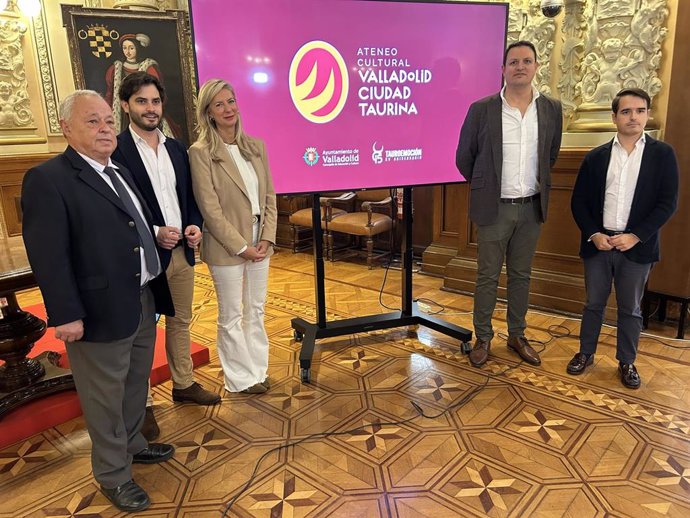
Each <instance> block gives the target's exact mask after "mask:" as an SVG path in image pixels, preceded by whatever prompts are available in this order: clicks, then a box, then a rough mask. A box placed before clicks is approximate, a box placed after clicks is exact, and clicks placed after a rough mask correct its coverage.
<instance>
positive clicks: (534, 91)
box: [501, 85, 541, 106]
mask: <svg viewBox="0 0 690 518" xmlns="http://www.w3.org/2000/svg"><path fill="white" fill-rule="evenodd" d="M505 93H506V85H503V88H501V100H502V101H503V103H504V104H505V105H506V106H510V105H509V104H508V101H506V95H505ZM540 95H541V94H540V93H539V90H537V89H536V88H535V87H534V85H532V102H534V101H536V100H537V98H538V97H539V96H540Z"/></svg>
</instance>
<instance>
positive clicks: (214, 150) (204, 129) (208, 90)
mask: <svg viewBox="0 0 690 518" xmlns="http://www.w3.org/2000/svg"><path fill="white" fill-rule="evenodd" d="M222 90H229V91H230V93H232V96H233V97H235V89H234V88H233V87H232V86H231V85H230V83H228V82H227V81H224V80H222V79H209V80H208V81H206V82H205V83H204V84H203V85H202V86H201V88H200V89H199V98H198V100H197V106H196V123H197V130H198V132H199V138H198V139H197V142H202V143H204V144H206V145H207V146H208V149H209V151H210V154H211V158H212V159H213V160H220V157H221V151H222V149H223V148H224V147H225V144H224V143H223V139H221V138H220V134H219V133H218V129H217V128H216V121H214V120H212V119H211V116H210V114H209V107H210V106H211V103H212V102H213V98H214V97H215V96H216V95H218V94H219V93H220V92H221V91H222ZM235 143H236V144H237V147H238V148H239V150H240V153H241V154H242V156H243V157H244V159H245V160H249V159H250V158H251V157H252V156H259V155H260V154H261V151H260V150H259V148H258V146H257V145H256V143H255V142H254V140H253V139H250V138H249V137H248V136H247V135H246V134H245V133H244V131H242V117H241V116H240V113H239V111H238V112H237V122H236V123H235Z"/></svg>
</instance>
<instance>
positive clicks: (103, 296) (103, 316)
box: [22, 147, 175, 342]
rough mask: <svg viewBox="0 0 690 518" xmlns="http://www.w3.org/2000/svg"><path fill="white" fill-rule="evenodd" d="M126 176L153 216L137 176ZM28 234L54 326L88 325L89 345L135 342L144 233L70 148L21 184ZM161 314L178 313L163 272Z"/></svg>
mask: <svg viewBox="0 0 690 518" xmlns="http://www.w3.org/2000/svg"><path fill="white" fill-rule="evenodd" d="M116 165H117V166H118V168H119V172H120V175H121V176H122V178H123V179H124V180H125V181H126V182H127V184H128V185H129V187H130V188H131V189H132V191H133V192H134V194H135V195H136V196H137V198H139V201H140V202H142V207H143V209H144V216H145V217H146V219H147V220H148V223H149V225H151V224H152V223H151V214H150V211H149V210H148V209H147V208H146V205H145V203H144V202H143V200H142V197H141V194H140V193H139V189H137V187H136V185H135V183H134V180H133V178H132V175H131V174H130V173H129V171H127V168H125V167H124V166H122V165H121V164H118V163H116ZM22 212H23V221H22V235H23V237H24V244H25V245H26V252H27V255H28V257H29V263H30V264H31V268H32V270H33V273H34V275H35V277H36V281H37V283H38V287H39V288H40V289H41V294H42V295H43V301H44V303H45V305H46V311H47V313H48V325H49V326H59V325H62V324H67V323H69V322H74V321H76V320H80V319H81V320H83V322H84V337H83V340H86V341H90V342H110V341H114V340H120V339H123V338H126V337H128V336H131V335H132V334H134V332H135V331H136V330H137V327H138V326H139V323H140V319H141V288H140V276H141V258H140V253H139V246H140V244H139V234H138V233H137V229H136V227H135V225H134V222H133V221H132V218H131V216H130V215H129V213H128V212H127V210H126V209H125V207H124V205H123V204H122V202H121V201H120V198H118V196H117V194H115V191H113V190H112V189H111V188H110V186H108V184H107V183H106V181H105V180H103V178H101V177H100V175H99V174H98V173H97V172H96V171H95V170H94V169H93V167H91V166H90V165H89V164H88V163H87V162H86V161H85V160H84V159H83V158H82V157H81V156H79V154H78V153H77V152H76V151H75V150H74V149H73V148H72V147H67V149H66V150H65V152H64V153H61V154H59V155H57V156H56V157H55V158H52V159H50V160H48V161H47V162H44V163H42V164H40V165H38V166H36V167H33V168H31V169H30V170H29V171H28V172H27V173H26V175H24V182H23V184H22ZM149 286H150V287H151V290H152V292H153V294H154V297H155V299H156V311H157V312H158V313H163V314H166V315H170V316H173V315H174V314H175V312H174V309H173V304H172V299H171V297H170V291H169V290H168V282H167V279H166V276H165V273H164V272H163V273H161V274H160V275H158V277H156V278H155V279H154V280H152V281H151V282H150V283H149Z"/></svg>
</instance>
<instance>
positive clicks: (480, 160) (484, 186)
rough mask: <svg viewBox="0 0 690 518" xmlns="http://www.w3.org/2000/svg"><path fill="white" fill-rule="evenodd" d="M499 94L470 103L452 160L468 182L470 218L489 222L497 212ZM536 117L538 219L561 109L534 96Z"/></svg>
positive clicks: (544, 205)
mask: <svg viewBox="0 0 690 518" xmlns="http://www.w3.org/2000/svg"><path fill="white" fill-rule="evenodd" d="M501 102H502V101H501V96H500V94H494V95H491V96H489V97H485V98H484V99H480V100H479V101H476V102H474V103H472V106H470V109H469V111H468V112H467V117H466V118H465V122H464V123H463V125H462V130H461V131H460V141H459V142H458V149H457V152H456V154H455V164H456V165H457V166H458V169H459V170H460V172H461V173H462V175H463V176H464V177H465V178H466V179H467V180H468V181H469V182H470V219H471V220H472V221H474V222H475V223H476V224H477V225H490V224H492V223H494V222H495V221H496V218H497V216H498V204H499V203H500V198H501V169H502V166H503V122H502V114H501V112H502V105H501ZM536 103H537V118H538V120H539V186H540V193H541V197H540V199H541V221H542V222H543V221H546V210H547V208H548V205H549V190H550V188H551V167H552V166H553V164H554V163H555V162H556V158H557V157H558V152H559V150H560V148H561V133H562V127H563V112H562V108H561V103H560V101H557V100H555V99H551V98H550V97H547V96H545V95H543V94H542V95H540V96H539V97H537V100H536Z"/></svg>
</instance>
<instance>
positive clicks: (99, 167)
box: [77, 151, 118, 173]
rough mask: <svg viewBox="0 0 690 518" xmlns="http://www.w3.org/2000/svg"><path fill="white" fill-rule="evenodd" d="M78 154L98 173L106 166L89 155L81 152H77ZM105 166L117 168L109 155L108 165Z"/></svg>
mask: <svg viewBox="0 0 690 518" xmlns="http://www.w3.org/2000/svg"><path fill="white" fill-rule="evenodd" d="M77 153H79V151H77ZM79 156H80V157H82V158H83V159H84V160H86V163H87V164H89V165H90V166H91V167H93V168H94V169H95V170H96V171H98V172H99V173H102V172H103V169H105V168H106V166H104V165H103V164H101V163H100V162H98V161H96V160H94V159H93V158H91V157H88V156H86V155H85V154H83V153H79ZM107 167H112V168H113V169H118V167H117V166H116V165H115V164H114V163H113V161H112V160H111V159H110V157H108V166H107Z"/></svg>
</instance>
